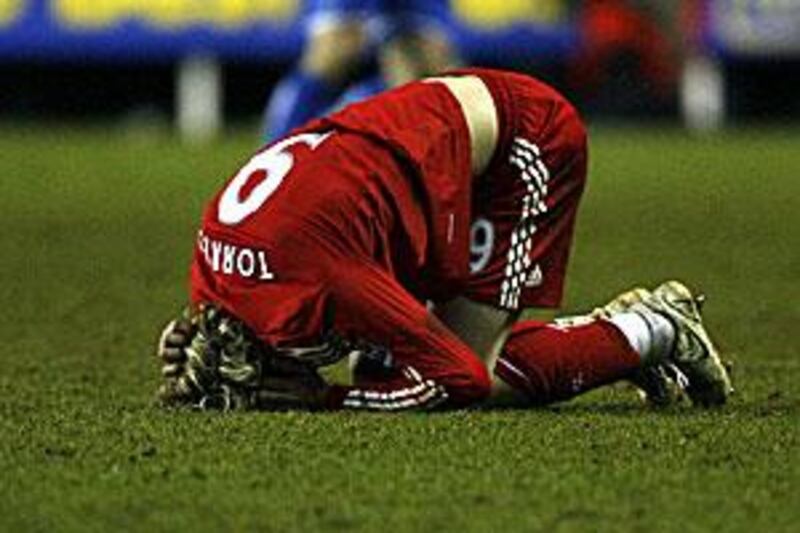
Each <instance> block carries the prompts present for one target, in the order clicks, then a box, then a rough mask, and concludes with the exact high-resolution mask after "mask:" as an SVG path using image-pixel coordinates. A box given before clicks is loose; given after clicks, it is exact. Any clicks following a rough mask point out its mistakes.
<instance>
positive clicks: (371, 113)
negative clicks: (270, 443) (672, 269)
mask: <svg viewBox="0 0 800 533" xmlns="http://www.w3.org/2000/svg"><path fill="white" fill-rule="evenodd" d="M586 162H587V154H586V134H585V131H584V127H583V125H582V123H581V121H580V119H579V117H578V116H577V114H576V112H575V110H574V109H573V108H572V106H571V105H570V104H569V103H568V102H567V101H566V100H565V99H564V98H563V97H562V96H560V95H559V94H558V93H557V92H555V91H554V90H553V89H551V88H550V87H548V86H546V85H544V84H543V83H541V82H539V81H537V80H535V79H532V78H530V77H527V76H523V75H520V74H514V73H507V72H500V71H489V70H478V69H466V70H461V71H456V72H452V73H448V74H445V75H442V76H441V77H438V78H432V79H428V80H424V81H419V82H414V83H411V84H408V85H405V86H403V87H400V88H398V89H395V90H392V91H389V92H387V93H384V94H382V95H379V96H377V97H375V98H372V99H370V100H367V101H365V102H362V103H360V104H355V105H352V106H349V107H347V108H345V109H344V110H343V111H341V112H339V113H336V114H334V115H331V116H329V117H326V118H323V119H320V120H318V121H315V122H312V123H310V124H308V125H306V126H305V127H303V128H301V129H298V130H295V131H294V132H292V134H291V135H290V136H288V137H286V138H284V139H282V140H280V141H278V142H276V143H274V144H271V145H268V146H267V147H265V148H264V149H263V150H262V151H260V152H258V153H257V154H256V155H255V156H253V157H252V158H251V159H250V161H249V162H248V163H247V164H245V165H244V166H243V167H242V168H241V170H239V171H238V172H237V173H236V174H235V175H234V176H233V177H232V178H231V179H230V180H229V181H228V182H227V184H226V185H225V187H224V188H223V189H222V190H221V191H220V192H219V193H218V194H217V195H216V197H215V198H214V199H213V200H212V201H211V202H210V204H209V205H208V207H207V209H206V211H205V214H204V218H203V223H202V228H201V230H200V232H199V234H198V238H197V245H196V249H195V254H194V260H193V264H192V268H191V295H190V296H191V302H192V303H191V305H190V307H189V308H188V310H187V311H186V314H185V315H184V316H183V317H182V318H180V319H178V320H177V321H175V322H173V323H172V324H171V325H170V326H168V328H167V329H166V330H165V333H164V335H163V336H162V341H161V344H160V348H159V355H160V357H161V358H162V360H163V362H164V368H163V375H164V379H165V383H164V384H163V385H162V387H161V391H160V395H161V398H162V401H163V402H164V403H165V404H168V405H194V406H200V407H207V408H212V407H213V408H223V409H224V408H262V409H284V408H307V409H342V408H347V409H365V410H379V411H398V410H404V409H430V408H434V407H437V408H453V407H462V406H467V405H471V404H475V403H477V402H480V401H483V400H486V399H487V398H489V397H490V396H491V395H492V394H501V393H503V390H504V389H505V392H506V393H507V392H508V389H511V390H512V391H515V392H516V393H518V395H519V396H520V397H521V398H525V399H526V400H527V401H528V402H529V403H532V404H545V403H549V402H554V401H560V400H565V399H568V398H571V397H573V396H575V395H577V394H580V393H582V392H585V391H587V390H589V389H592V388H595V387H598V386H601V385H604V384H608V383H611V382H614V381H618V380H623V379H628V380H631V381H633V382H634V383H635V384H637V385H638V386H639V387H640V388H642V389H643V391H644V393H645V394H646V395H647V396H648V397H649V399H650V400H651V401H652V402H655V403H665V402H668V401H670V399H671V398H672V396H671V394H672V391H674V390H675V385H676V383H677V384H680V385H681V386H683V387H684V388H685V390H686V393H687V394H688V396H689V397H690V398H691V399H692V401H693V402H694V403H697V404H703V405H709V404H711V405H715V404H721V403H723V402H724V401H725V400H726V398H727V396H728V395H729V394H730V392H731V390H732V389H731V385H730V380H729V378H728V375H727V373H726V370H725V368H724V367H723V365H722V364H721V362H720V359H719V356H718V355H717V353H716V350H715V349H714V347H713V345H712V344H711V341H710V340H709V338H708V335H707V334H706V332H705V329H704V328H703V325H702V322H701V318H700V313H699V309H698V306H697V302H696V301H695V298H694V297H693V295H692V294H691V293H690V292H689V290H688V289H687V288H686V287H684V286H683V285H682V284H680V283H678V282H668V283H665V284H663V285H661V286H660V287H658V288H656V289H655V290H654V291H652V292H650V291H646V290H644V289H635V290H633V291H630V292H628V293H625V294H623V295H621V296H620V297H618V298H616V299H615V300H614V301H612V302H611V303H610V304H608V305H606V306H605V307H601V308H599V309H597V310H596V311H595V312H594V313H593V314H592V315H590V316H588V317H585V318H579V319H572V320H564V321H561V322H558V321H557V322H556V323H552V324H548V323H542V322H536V321H528V320H523V321H518V317H519V310H520V309H522V308H526V307H555V306H558V305H559V304H560V302H561V297H562V289H563V283H564V276H565V269H566V264H567V258H568V254H569V249H570V244H571V239H572V233H573V226H574V221H575V216H576V211H577V207H578V202H579V199H580V196H581V193H582V190H583V188H584V182H585V179H586ZM348 355H350V356H353V355H357V356H358V360H359V362H358V364H357V366H356V369H355V375H354V383H353V384H352V385H339V384H328V383H326V382H325V381H324V380H323V379H322V378H321V377H320V376H319V374H318V373H317V369H318V368H319V367H321V366H324V365H328V364H331V363H333V362H335V361H337V360H339V359H341V358H343V357H345V356H348ZM487 368H488V369H492V370H493V377H490V372H489V370H487Z"/></svg>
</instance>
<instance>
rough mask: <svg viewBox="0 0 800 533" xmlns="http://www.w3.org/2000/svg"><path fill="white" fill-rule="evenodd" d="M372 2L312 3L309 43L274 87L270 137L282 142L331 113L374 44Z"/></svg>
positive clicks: (269, 115) (331, 0)
mask: <svg viewBox="0 0 800 533" xmlns="http://www.w3.org/2000/svg"><path fill="white" fill-rule="evenodd" d="M373 3H374V0H373V1H370V0H311V1H310V2H308V4H309V5H308V6H307V9H306V11H307V13H308V15H307V23H306V24H307V31H306V43H305V46H304V48H303V53H302V57H301V59H300V62H299V64H298V65H297V66H296V67H295V69H294V70H293V71H292V72H291V73H289V74H288V75H287V76H286V77H285V78H284V79H282V80H281V81H280V82H279V83H278V84H277V85H276V86H275V88H274V89H273V92H272V94H271V96H270V99H269V102H268V104H267V109H266V112H265V122H266V124H265V137H266V139H267V140H272V139H276V138H279V137H281V136H283V135H285V134H286V133H287V132H289V131H290V130H291V129H292V128H295V127H297V126H299V125H301V124H303V123H304V122H306V121H308V120H310V119H312V118H314V117H317V116H319V115H321V114H323V113H324V112H325V111H327V110H328V109H329V108H330V107H331V106H332V105H333V104H334V102H335V101H336V99H337V98H338V96H339V94H340V93H341V91H342V88H343V87H344V86H345V85H346V83H347V82H348V80H349V78H350V76H351V74H352V73H353V71H354V69H356V68H358V66H359V65H360V63H361V59H362V56H363V54H364V51H365V49H366V47H367V44H368V35H367V28H366V18H367V16H368V14H369V13H370V11H371V10H372V4H373Z"/></svg>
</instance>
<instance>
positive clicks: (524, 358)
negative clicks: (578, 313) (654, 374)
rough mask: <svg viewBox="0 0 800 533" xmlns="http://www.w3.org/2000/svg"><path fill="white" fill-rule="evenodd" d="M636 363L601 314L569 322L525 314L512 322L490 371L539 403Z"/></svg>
mask: <svg viewBox="0 0 800 533" xmlns="http://www.w3.org/2000/svg"><path fill="white" fill-rule="evenodd" d="M640 364H641V359H640V357H639V354H637V353H636V352H635V351H634V350H633V348H631V346H630V344H628V341H627V339H626V338H625V336H624V335H623V334H622V332H621V331H619V330H618V329H617V328H616V327H615V326H614V325H613V324H611V323H609V322H606V321H604V320H598V321H596V322H592V323H590V324H587V325H583V326H577V327H570V328H561V327H554V326H553V325H552V324H547V323H544V322H537V321H534V320H526V321H522V322H519V323H517V324H516V325H515V326H514V328H513V330H512V331H511V335H510V336H509V338H508V341H507V342H506V344H505V346H504V347H503V351H502V353H501V355H500V358H499V359H498V361H497V365H496V366H495V369H494V373H495V374H496V375H497V376H498V377H499V378H500V379H502V380H503V381H504V382H506V383H507V384H508V385H510V386H511V387H513V388H514V389H516V390H518V391H521V392H523V393H524V394H526V395H527V396H528V397H529V398H530V399H531V401H532V402H533V403H535V404H539V405H542V404H547V403H551V402H556V401H561V400H567V399H569V398H572V397H574V396H577V395H578V394H581V393H583V392H586V391H588V390H591V389H594V388H597V387H599V386H601V385H606V384H608V383H611V382H614V381H617V380H619V379H623V378H625V377H627V376H628V375H630V373H631V372H633V371H634V370H636V369H637V368H639V366H640Z"/></svg>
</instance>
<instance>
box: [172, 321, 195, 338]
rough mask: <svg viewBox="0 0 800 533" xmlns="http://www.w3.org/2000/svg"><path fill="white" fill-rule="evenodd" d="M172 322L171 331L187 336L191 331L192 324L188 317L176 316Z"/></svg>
mask: <svg viewBox="0 0 800 533" xmlns="http://www.w3.org/2000/svg"><path fill="white" fill-rule="evenodd" d="M172 322H173V324H172V331H173V333H179V334H182V335H184V336H187V337H188V336H189V335H190V334H191V333H192V328H193V327H194V326H192V321H191V320H189V319H188V318H178V319H177V320H173V321H172Z"/></svg>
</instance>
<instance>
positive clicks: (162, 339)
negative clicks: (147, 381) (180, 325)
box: [156, 320, 176, 356]
mask: <svg viewBox="0 0 800 533" xmlns="http://www.w3.org/2000/svg"><path fill="white" fill-rule="evenodd" d="M175 322H176V321H175V320H170V321H169V322H168V323H167V325H166V326H164V329H163V330H161V335H159V336H158V347H157V348H156V354H157V355H159V356H160V355H161V352H162V351H163V350H164V347H165V346H166V345H167V337H169V335H170V334H171V333H172V332H173V330H174V329H175Z"/></svg>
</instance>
